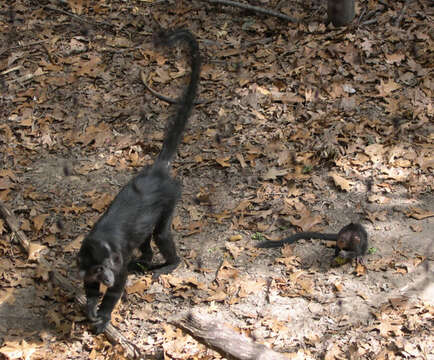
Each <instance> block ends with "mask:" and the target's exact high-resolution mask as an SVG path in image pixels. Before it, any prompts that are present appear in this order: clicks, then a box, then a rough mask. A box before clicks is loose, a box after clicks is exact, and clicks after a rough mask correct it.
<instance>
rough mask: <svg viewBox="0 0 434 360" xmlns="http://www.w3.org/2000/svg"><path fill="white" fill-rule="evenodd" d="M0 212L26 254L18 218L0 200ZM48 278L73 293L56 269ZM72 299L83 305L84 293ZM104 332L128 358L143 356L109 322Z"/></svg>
mask: <svg viewBox="0 0 434 360" xmlns="http://www.w3.org/2000/svg"><path fill="white" fill-rule="evenodd" d="M0 214H1V215H2V217H3V218H4V219H5V221H6V224H7V225H8V227H9V229H10V230H11V232H12V234H13V237H14V238H15V239H16V240H18V242H19V243H20V245H21V247H22V248H23V249H24V250H25V251H26V253H27V254H29V253H30V250H31V246H32V243H31V242H30V241H29V239H28V238H27V236H26V234H24V232H23V231H22V230H21V229H20V227H19V225H18V220H17V218H16V216H15V215H14V214H13V213H12V212H11V211H10V210H9V209H8V208H7V207H6V205H5V204H3V202H1V201H0ZM38 262H39V264H41V265H42V266H44V267H46V268H47V269H50V268H51V266H50V264H49V263H48V262H47V261H46V260H45V259H44V258H43V257H42V256H41V257H40V258H39V259H38ZM50 278H51V280H52V281H53V282H54V283H56V284H57V285H59V286H60V287H61V288H62V289H63V290H64V291H65V292H67V293H70V294H73V295H75V288H74V286H73V285H71V282H70V281H68V279H66V278H65V277H63V276H62V275H61V274H59V273H58V272H57V271H56V270H54V269H50ZM74 301H75V302H76V303H77V304H78V305H79V306H80V307H83V306H85V305H86V297H85V296H84V295H75V296H74ZM104 334H105V335H106V336H107V339H109V341H111V342H112V343H116V344H120V345H121V346H122V347H123V349H124V351H125V355H126V356H127V357H128V358H130V359H138V358H142V359H143V357H142V356H141V355H140V351H139V349H138V348H137V347H136V346H135V345H134V344H132V343H131V342H129V341H128V340H127V339H126V338H125V337H124V336H123V335H122V334H121V333H120V332H119V331H118V330H117V329H116V328H115V327H113V326H112V325H111V324H109V325H108V326H107V328H106V329H105V330H104Z"/></svg>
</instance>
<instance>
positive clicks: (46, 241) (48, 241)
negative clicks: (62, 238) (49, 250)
mask: <svg viewBox="0 0 434 360" xmlns="http://www.w3.org/2000/svg"><path fill="white" fill-rule="evenodd" d="M42 243H43V244H47V245H48V246H53V245H55V244H56V243H57V239H56V236H55V235H53V234H51V235H48V236H46V237H45V238H44V239H43V240H42Z"/></svg>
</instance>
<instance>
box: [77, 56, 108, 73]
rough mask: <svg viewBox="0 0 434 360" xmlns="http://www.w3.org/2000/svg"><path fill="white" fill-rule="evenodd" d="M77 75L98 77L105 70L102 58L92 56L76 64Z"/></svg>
mask: <svg viewBox="0 0 434 360" xmlns="http://www.w3.org/2000/svg"><path fill="white" fill-rule="evenodd" d="M75 69H76V73H77V75H80V76H89V77H97V76H99V75H100V74H101V73H103V72H104V66H103V65H102V60H101V58H100V57H98V56H92V57H91V58H90V60H89V61H83V60H82V61H80V62H79V63H78V64H75Z"/></svg>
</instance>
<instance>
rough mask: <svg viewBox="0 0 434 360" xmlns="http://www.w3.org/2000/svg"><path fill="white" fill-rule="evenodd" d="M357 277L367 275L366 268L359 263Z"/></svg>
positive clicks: (356, 270)
mask: <svg viewBox="0 0 434 360" xmlns="http://www.w3.org/2000/svg"><path fill="white" fill-rule="evenodd" d="M354 271H355V273H356V275H357V276H363V275H366V266H364V265H362V264H360V263H359V262H357V265H356V269H355V270H354Z"/></svg>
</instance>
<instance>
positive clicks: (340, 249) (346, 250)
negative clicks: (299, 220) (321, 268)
mask: <svg viewBox="0 0 434 360" xmlns="http://www.w3.org/2000/svg"><path fill="white" fill-rule="evenodd" d="M300 239H320V240H334V241H336V247H335V256H340V257H342V258H344V259H354V258H355V259H357V260H358V261H361V260H362V256H363V255H365V254H366V251H367V249H368V233H367V232H366V230H365V228H364V227H363V226H362V225H361V224H354V223H351V224H348V225H346V226H344V227H343V228H342V229H341V231H339V233H335V234H325V233H318V232H301V233H297V234H294V235H292V236H290V237H287V238H285V239H283V240H279V241H264V242H261V243H259V244H257V245H256V247H258V248H275V247H280V246H283V245H284V244H292V243H295V242H296V241H297V240H300Z"/></svg>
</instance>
